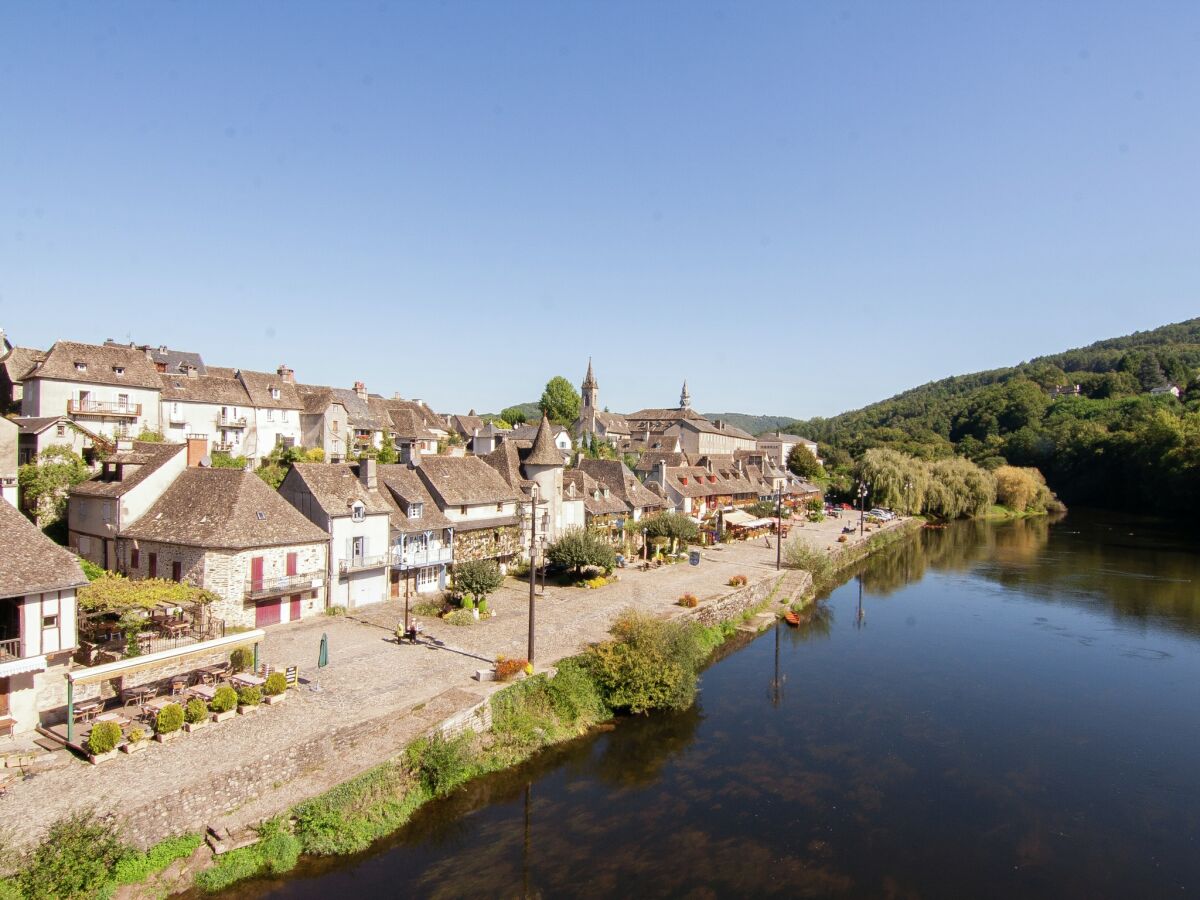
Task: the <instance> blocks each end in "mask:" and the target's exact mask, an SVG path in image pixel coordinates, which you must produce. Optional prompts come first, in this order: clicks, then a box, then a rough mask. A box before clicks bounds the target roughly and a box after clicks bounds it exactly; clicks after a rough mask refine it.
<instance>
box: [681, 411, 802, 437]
mask: <svg viewBox="0 0 1200 900" xmlns="http://www.w3.org/2000/svg"><path fill="white" fill-rule="evenodd" d="M702 415H703V416H704V418H706V419H708V420H709V421H710V422H715V421H716V420H717V419H720V420H721V421H723V422H728V423H729V424H730V425H732V426H734V427H735V428H740V429H742V431H745V432H747V433H749V434H763V433H764V432H767V431H779V430H781V429H784V428H787V426H789V425H791V424H793V423H794V422H795V421H796V420H795V419H793V418H791V417H789V416H755V415H751V414H750V413H735V412H724V413H702Z"/></svg>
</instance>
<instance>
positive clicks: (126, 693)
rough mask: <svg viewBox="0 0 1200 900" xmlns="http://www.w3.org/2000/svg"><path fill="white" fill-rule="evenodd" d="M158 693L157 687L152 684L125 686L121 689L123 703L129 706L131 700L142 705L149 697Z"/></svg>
mask: <svg viewBox="0 0 1200 900" xmlns="http://www.w3.org/2000/svg"><path fill="white" fill-rule="evenodd" d="M156 693H157V689H156V688H154V687H152V686H150V685H142V686H141V687H131V688H125V689H124V690H123V691H121V703H122V704H123V705H125V706H128V705H129V703H130V702H133V703H136V704H137V705H138V706H142V705H144V704H145V702H146V699H147V698H148V697H153V696H154V695H155V694H156Z"/></svg>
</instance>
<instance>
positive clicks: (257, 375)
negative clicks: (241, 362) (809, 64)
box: [209, 369, 304, 409]
mask: <svg viewBox="0 0 1200 900" xmlns="http://www.w3.org/2000/svg"><path fill="white" fill-rule="evenodd" d="M209 371H212V370H211V369H210V370H209ZM238 374H239V375H240V377H241V379H242V384H244V385H245V386H246V393H248V394H249V395H250V404H251V405H252V406H255V407H258V408H260V409H267V408H270V409H304V402H303V401H302V400H301V399H300V392H299V391H297V390H296V385H295V384H292V383H291V382H287V381H284V380H283V377H282V376H281V375H280V374H279V373H278V372H249V371H247V370H246V369H242V370H241V371H240V372H239V373H238ZM271 388H278V389H279V399H278V400H276V399H274V398H273V397H272V396H271Z"/></svg>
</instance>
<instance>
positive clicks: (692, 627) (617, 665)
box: [586, 610, 709, 713]
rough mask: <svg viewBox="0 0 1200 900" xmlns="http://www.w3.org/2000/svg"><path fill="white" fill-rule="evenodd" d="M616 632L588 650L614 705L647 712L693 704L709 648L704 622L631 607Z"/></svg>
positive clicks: (592, 666)
mask: <svg viewBox="0 0 1200 900" xmlns="http://www.w3.org/2000/svg"><path fill="white" fill-rule="evenodd" d="M612 633H613V636H614V639H613V640H610V641H606V642H604V643H602V644H597V645H596V646H595V647H593V648H592V649H591V650H589V651H588V653H587V655H586V658H587V665H588V668H589V671H590V672H591V673H592V676H593V678H595V680H596V683H597V685H598V686H599V688H600V692H601V695H602V696H603V697H604V700H605V703H606V704H607V705H608V706H610V707H611V708H613V709H616V710H628V711H629V712H633V713H644V712H649V711H650V710H654V709H686V708H687V707H688V706H690V705H691V702H692V699H693V697H694V696H695V693H696V680H697V678H698V676H699V671H700V664H701V663H702V662H703V661H704V659H705V657H706V656H707V655H708V650H709V647H708V646H707V644H706V643H705V637H704V635H703V629H702V628H700V627H699V626H698V625H696V624H695V623H693V622H683V621H680V620H666V621H664V620H661V619H655V618H653V617H651V616H648V615H646V614H645V613H641V612H637V611H636V610H628V611H626V612H624V613H622V614H621V615H620V617H618V619H617V621H616V623H615V624H614V625H613V628H612Z"/></svg>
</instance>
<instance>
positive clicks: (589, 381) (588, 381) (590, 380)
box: [583, 356, 600, 388]
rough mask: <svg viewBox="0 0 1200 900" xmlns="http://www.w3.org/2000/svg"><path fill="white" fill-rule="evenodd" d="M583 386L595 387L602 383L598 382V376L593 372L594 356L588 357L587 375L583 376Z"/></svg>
mask: <svg viewBox="0 0 1200 900" xmlns="http://www.w3.org/2000/svg"><path fill="white" fill-rule="evenodd" d="M583 386H584V387H585V388H588V387H591V388H594V387H599V386H600V385H598V384H596V376H595V375H593V374H592V358H591V357H590V356H589V357H588V371H587V375H585V376H584V378H583Z"/></svg>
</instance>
